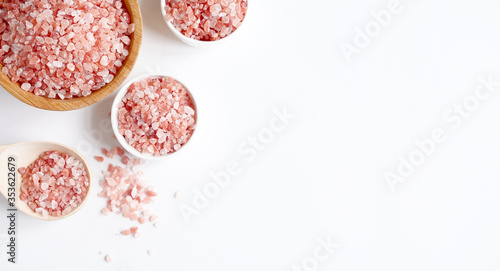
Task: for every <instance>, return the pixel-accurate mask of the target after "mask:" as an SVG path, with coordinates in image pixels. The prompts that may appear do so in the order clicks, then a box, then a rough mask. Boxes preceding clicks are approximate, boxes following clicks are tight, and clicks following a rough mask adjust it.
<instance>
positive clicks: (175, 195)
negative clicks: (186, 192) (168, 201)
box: [174, 191, 181, 199]
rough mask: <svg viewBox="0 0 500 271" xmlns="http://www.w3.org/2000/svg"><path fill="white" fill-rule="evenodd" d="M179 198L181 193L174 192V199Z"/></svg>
mask: <svg viewBox="0 0 500 271" xmlns="http://www.w3.org/2000/svg"><path fill="white" fill-rule="evenodd" d="M180 197H181V193H180V192H179V191H176V192H175V193H174V198H176V199H178V198H180Z"/></svg>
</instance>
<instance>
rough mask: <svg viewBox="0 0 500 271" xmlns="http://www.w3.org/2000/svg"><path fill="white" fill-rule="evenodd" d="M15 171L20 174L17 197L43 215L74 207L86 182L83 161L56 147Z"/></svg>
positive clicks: (66, 212)
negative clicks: (57, 149) (19, 189)
mask: <svg viewBox="0 0 500 271" xmlns="http://www.w3.org/2000/svg"><path fill="white" fill-rule="evenodd" d="M18 171H19V173H20V174H21V176H22V182H21V194H20V199H21V200H22V201H24V202H26V203H27V204H28V206H29V207H30V208H31V209H32V210H33V211H34V212H36V213H38V214H41V215H44V216H47V215H50V216H61V215H65V214H68V213H70V212H71V211H73V210H74V209H76V208H77V207H78V206H79V205H80V203H82V202H83V200H84V199H85V196H86V194H87V190H88V187H89V184H90V183H89V182H90V181H89V177H88V176H87V171H86V170H85V167H84V165H83V163H82V162H81V161H79V160H78V159H76V158H74V157H73V156H71V155H69V154H66V153H60V152H58V151H47V152H44V153H42V154H41V155H40V157H39V158H38V159H37V160H35V161H34V162H33V163H32V164H30V165H29V166H28V167H27V168H19V170H18Z"/></svg>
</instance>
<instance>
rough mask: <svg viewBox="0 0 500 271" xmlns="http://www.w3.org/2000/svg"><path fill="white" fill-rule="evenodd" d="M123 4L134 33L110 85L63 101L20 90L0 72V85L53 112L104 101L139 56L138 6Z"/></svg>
mask: <svg viewBox="0 0 500 271" xmlns="http://www.w3.org/2000/svg"><path fill="white" fill-rule="evenodd" d="M2 1H3V0H0V2H2ZM123 2H124V3H125V6H126V8H127V10H128V12H129V14H130V18H131V20H132V23H134V24H135V31H134V33H133V34H132V36H131V37H130V49H129V55H128V56H127V58H126V59H125V61H124V62H123V66H122V67H121V68H120V70H119V71H118V74H116V76H115V78H114V79H113V80H112V81H111V82H110V83H108V84H106V85H105V86H104V87H102V88H101V89H99V90H97V91H94V92H92V94H90V95H89V96H87V97H79V98H72V99H64V100H61V99H49V98H45V97H41V96H37V95H35V94H33V93H31V92H28V91H25V90H23V89H21V86H20V85H19V84H18V83H13V82H12V81H10V78H9V77H8V76H7V75H5V74H3V73H2V72H0V85H2V86H3V87H4V88H5V89H6V90H7V91H8V92H10V94H12V95H13V96H14V97H16V98H18V99H19V100H21V101H22V102H24V103H26V104H29V105H31V106H34V107H38V108H41V109H46V110H53V111H68V110H74V109H79V108H83V107H86V106H89V105H92V104H94V103H96V102H98V101H100V100H102V99H104V98H105V97H106V96H108V95H109V94H111V93H112V92H113V91H115V90H116V89H117V88H118V87H119V86H120V85H121V84H122V83H123V81H124V80H125V79H126V78H127V76H128V75H129V73H130V71H132V68H133V67H134V64H135V61H136V60H137V57H138V55H139V48H140V47H141V42H142V17H141V11H140V9H139V4H138V3H137V0H123ZM1 69H2V65H0V70H1Z"/></svg>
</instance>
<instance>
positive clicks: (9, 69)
mask: <svg viewBox="0 0 500 271" xmlns="http://www.w3.org/2000/svg"><path fill="white" fill-rule="evenodd" d="M133 31H134V25H133V24H131V19H130V15H129V13H128V11H127V10H126V8H125V6H124V5H123V1H122V0H106V1H103V0H67V1H52V0H37V1H21V0H9V1H0V36H1V37H2V39H1V41H0V64H1V65H2V66H3V68H2V69H1V72H2V73H4V74H6V75H7V76H9V77H10V79H11V81H12V82H19V83H20V85H21V88H22V89H24V90H26V91H29V92H31V93H34V94H35V95H39V96H43V97H47V98H56V99H69V98H73V97H82V96H88V95H90V94H91V93H92V92H93V91H97V90H99V89H100V88H102V87H103V86H105V85H106V84H107V83H109V82H111V80H113V78H114V76H115V75H116V74H117V72H118V70H119V69H120V67H121V65H122V63H123V61H124V60H125V59H126V57H127V55H128V49H129V44H130V38H129V36H130V35H131V34H132V33H133Z"/></svg>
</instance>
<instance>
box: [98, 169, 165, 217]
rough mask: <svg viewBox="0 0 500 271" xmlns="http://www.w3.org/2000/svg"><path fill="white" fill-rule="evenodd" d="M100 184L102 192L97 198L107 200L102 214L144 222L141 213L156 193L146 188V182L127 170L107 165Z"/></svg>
mask: <svg viewBox="0 0 500 271" xmlns="http://www.w3.org/2000/svg"><path fill="white" fill-rule="evenodd" d="M100 184H101V186H102V191H101V192H100V193H99V196H100V197H103V198H106V199H107V206H106V208H104V209H103V211H101V212H102V213H104V210H107V212H108V213H111V212H114V213H116V214H121V215H123V216H124V217H126V218H129V219H130V220H132V221H135V220H139V219H140V220H139V221H141V220H144V221H146V217H145V216H144V215H141V213H142V212H143V211H144V207H145V205H146V204H148V203H150V202H151V199H152V197H154V196H156V193H155V192H154V191H153V190H152V188H149V187H147V183H146V181H144V180H142V179H141V178H140V176H139V175H138V174H136V173H134V172H132V171H131V170H130V169H129V168H122V167H120V166H113V165H112V164H109V166H108V169H107V171H105V172H104V179H103V180H101V182H100Z"/></svg>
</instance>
